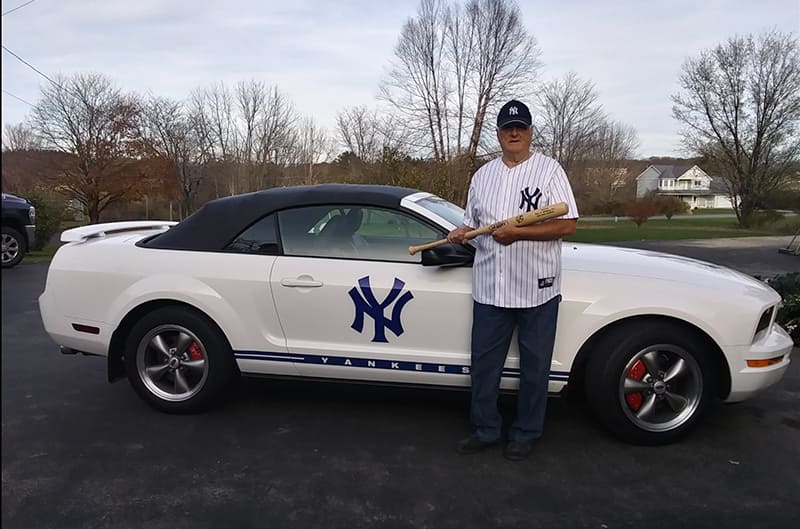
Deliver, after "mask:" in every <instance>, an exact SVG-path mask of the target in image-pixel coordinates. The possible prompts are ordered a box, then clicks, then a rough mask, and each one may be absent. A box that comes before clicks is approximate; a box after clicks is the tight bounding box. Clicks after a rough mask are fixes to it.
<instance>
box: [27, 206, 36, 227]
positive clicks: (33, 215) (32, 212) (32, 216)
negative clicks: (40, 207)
mask: <svg viewBox="0 0 800 529" xmlns="http://www.w3.org/2000/svg"><path fill="white" fill-rule="evenodd" d="M28 218H29V219H30V221H31V224H36V208H35V207H33V206H31V209H29V210H28Z"/></svg>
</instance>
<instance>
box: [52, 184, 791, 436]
mask: <svg viewBox="0 0 800 529" xmlns="http://www.w3.org/2000/svg"><path fill="white" fill-rule="evenodd" d="M461 218H462V210H461V209H460V208H458V207H457V206H454V205H453V204H450V203H449V202H447V201H445V200H442V199H441V198H438V197H436V196H434V195H431V194H429V193H424V192H419V191H416V190H413V189H403V188H396V187H387V186H355V185H344V184H342V185H336V184H332V185H320V186H313V187H293V188H281V189H270V190H267V191H260V192H256V193H250V194H245V195H239V196H233V197H228V198H223V199H219V200H214V201H212V202H209V203H207V204H206V205H204V206H203V207H202V208H201V209H200V210H199V211H197V212H196V213H195V214H193V215H192V216H190V217H188V218H187V219H186V220H184V221H182V222H180V223H178V224H176V223H172V222H158V221H142V222H118V223H109V224H99V225H90V226H84V227H80V228H75V229H71V230H68V231H65V232H64V233H63V234H62V236H61V240H62V241H63V242H64V243H66V244H64V245H63V246H62V247H61V248H60V249H59V250H58V252H57V253H56V255H55V257H54V258H53V261H52V264H51V265H50V269H49V272H48V276H47V285H46V288H45V291H44V293H43V294H42V295H41V297H40V299H39V304H40V309H41V315H42V320H43V321H44V326H45V329H46V330H47V332H48V333H49V334H50V336H51V337H52V338H53V340H55V342H56V343H57V344H59V345H60V346H61V348H62V351H63V352H66V353H76V352H81V353H85V354H91V355H101V356H105V357H107V358H108V377H109V380H110V381H114V380H117V379H119V378H122V377H123V376H125V375H127V378H128V379H129V380H130V382H131V384H132V386H133V388H134V389H135V390H136V391H137V392H138V394H139V395H140V396H141V397H142V398H144V399H145V400H146V401H147V402H149V403H150V404H151V405H153V406H154V407H155V408H157V409H159V410H163V411H166V412H192V411H197V410H201V409H203V408H205V407H207V406H208V405H210V404H213V403H214V401H215V399H217V397H218V396H219V394H220V392H222V391H224V390H225V388H226V386H227V385H228V383H229V382H231V380H232V379H234V378H235V377H236V376H238V375H239V374H243V375H278V376H288V377H304V378H318V379H339V380H359V381H369V382H375V383H399V384H414V385H430V386H443V387H462V388H464V387H468V386H469V383H470V376H469V370H470V353H469V350H470V348H469V337H470V326H471V323H472V322H471V314H472V311H471V304H472V301H471V294H470V291H471V270H470V266H471V263H472V259H473V250H472V248H471V247H470V246H461V245H457V246H456V245H449V244H447V245H443V246H440V247H438V248H434V249H430V250H425V251H424V252H421V253H420V254H416V255H413V256H412V255H409V252H408V247H409V246H410V245H417V244H421V243H424V242H429V241H433V240H436V239H440V238H442V237H444V236H445V234H446V233H447V232H448V231H449V230H451V229H452V228H454V227H455V226H457V225H459V224H460V223H461ZM563 256H564V259H563V263H564V274H563V301H562V303H561V306H560V313H559V323H558V330H557V336H556V346H555V351H554V355H553V363H552V368H551V372H550V386H549V390H550V391H551V392H552V393H558V392H560V391H562V390H564V389H565V388H566V387H567V386H569V387H570V388H571V390H572V391H571V392H574V393H580V394H583V395H585V397H586V399H587V400H588V403H589V404H590V406H591V409H592V410H593V411H594V412H595V413H596V414H597V416H598V418H599V419H600V420H601V422H602V423H604V424H605V425H606V426H607V427H608V428H609V429H610V430H611V431H612V432H614V433H615V434H617V435H618V436H620V437H621V438H623V439H625V440H627V441H630V442H634V443H651V444H655V443H665V442H669V441H672V440H674V439H676V438H677V437H678V436H680V435H681V434H683V433H685V432H686V431H687V430H689V429H690V428H691V427H692V425H693V424H695V423H696V422H697V419H698V418H699V417H700V416H701V414H702V411H703V409H704V408H705V407H706V405H707V404H708V403H709V402H710V401H711V400H712V399H714V398H720V399H723V400H725V401H728V402H735V401H740V400H743V399H747V398H748V397H751V396H752V395H754V394H756V393H757V392H759V391H761V390H763V389H764V388H766V387H768V386H770V385H771V384H774V383H775V382H777V381H778V380H780V378H781V376H782V375H783V374H784V373H785V372H786V369H787V367H788V365H789V356H790V353H791V350H792V341H791V339H790V338H789V336H788V335H787V333H786V332H785V331H784V330H783V329H782V328H781V327H780V326H779V325H777V324H776V323H775V315H776V312H777V310H778V307H779V306H780V303H781V298H780V296H779V295H778V294H777V293H776V292H775V291H774V290H772V289H771V288H770V287H768V286H767V285H765V284H764V283H762V282H760V281H757V280H755V279H753V278H752V277H749V276H746V275H744V274H740V273H737V272H734V271H732V270H729V269H726V268H723V267H720V266H716V265H713V264H709V263H704V262H700V261H694V260H691V259H685V258H682V257H677V256H673V255H666V254H659V253H653V252H646V251H639V250H631V249H623V248H614V247H608V246H595V245H586V244H573V243H564V246H563ZM518 380H519V361H518V354H517V350H516V346H512V349H511V350H510V352H509V355H508V359H507V362H506V366H505V369H504V371H503V378H502V382H501V386H502V388H504V389H507V390H513V389H514V388H515V387H516V386H517V383H518Z"/></svg>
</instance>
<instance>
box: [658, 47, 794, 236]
mask: <svg viewBox="0 0 800 529" xmlns="http://www.w3.org/2000/svg"><path fill="white" fill-rule="evenodd" d="M679 82H680V86H681V91H680V92H679V93H678V94H675V95H673V96H672V101H673V103H674V105H673V107H672V113H673V117H674V118H675V119H677V120H678V121H679V122H681V123H682V124H683V125H684V130H683V132H682V137H683V142H684V145H685V147H686V149H687V150H688V151H689V152H691V153H693V154H696V155H700V156H703V157H705V158H706V159H707V160H708V162H709V166H710V167H711V168H712V169H713V170H714V171H718V172H719V174H720V175H721V176H722V178H724V179H725V180H726V182H727V185H728V189H729V192H730V194H731V197H732V199H733V202H734V206H735V209H736V215H737V217H738V219H739V223H740V224H741V225H742V226H743V227H749V226H751V225H752V220H753V213H754V211H755V209H756V208H758V207H760V206H761V205H762V204H763V202H764V200H765V198H766V197H767V195H768V194H769V193H770V192H771V191H773V190H775V189H777V188H780V187H781V186H783V185H785V184H786V183H787V182H788V181H790V180H793V179H796V178H797V177H796V173H794V172H793V171H792V170H791V168H792V166H793V165H794V164H796V163H797V162H798V160H799V159H800V136H799V135H798V124H799V123H800V47H799V45H798V41H797V35H794V34H784V33H778V32H776V31H771V32H767V33H763V34H761V35H759V36H758V37H754V36H753V35H748V36H743V37H742V36H737V37H733V38H731V39H729V40H728V41H727V42H726V43H724V44H720V45H718V46H717V47H715V48H713V49H711V50H705V51H702V52H701V53H700V54H699V55H698V56H696V57H691V58H688V59H687V60H686V61H685V62H684V64H683V68H682V72H681V75H680V77H679Z"/></svg>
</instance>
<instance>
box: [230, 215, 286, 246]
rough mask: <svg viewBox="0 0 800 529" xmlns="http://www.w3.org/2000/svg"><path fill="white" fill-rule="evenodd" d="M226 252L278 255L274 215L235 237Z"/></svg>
mask: <svg viewBox="0 0 800 529" xmlns="http://www.w3.org/2000/svg"><path fill="white" fill-rule="evenodd" d="M225 251H226V252H236V253H252V254H259V255H277V254H278V253H279V247H278V234H277V231H276V226H275V215H268V216H266V217H264V218H263V219H261V220H259V221H258V222H256V223H255V224H252V225H251V226H250V227H249V228H247V229H246V230H244V231H243V232H242V233H240V234H239V235H237V236H236V238H235V239H234V240H233V242H231V243H230V244H229V245H228V246H226V247H225Z"/></svg>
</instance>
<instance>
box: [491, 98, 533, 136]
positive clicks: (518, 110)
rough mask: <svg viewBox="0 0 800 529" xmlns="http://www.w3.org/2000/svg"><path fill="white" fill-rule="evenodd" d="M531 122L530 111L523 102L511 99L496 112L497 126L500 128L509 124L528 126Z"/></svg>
mask: <svg viewBox="0 0 800 529" xmlns="http://www.w3.org/2000/svg"><path fill="white" fill-rule="evenodd" d="M532 124H533V120H532V119H531V111H530V110H528V106H527V105H526V104H525V103H522V102H520V101H517V100H516V99H512V100H511V101H509V102H508V103H506V104H505V105H503V108H501V109H500V112H499V113H498V114H497V128H499V129H502V128H503V127H507V126H509V125H523V126H525V127H530V126H531V125H532Z"/></svg>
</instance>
